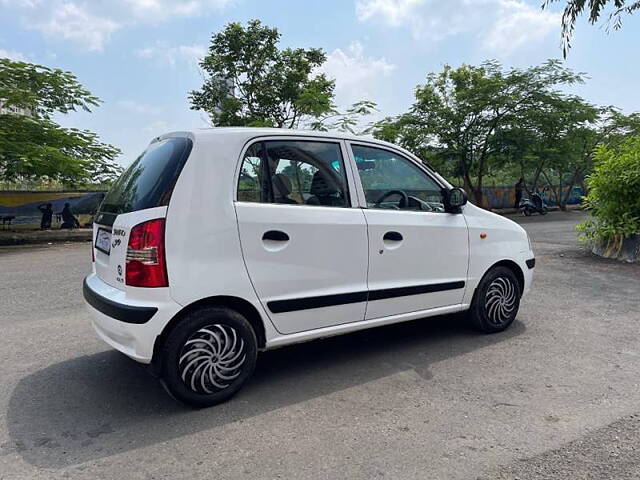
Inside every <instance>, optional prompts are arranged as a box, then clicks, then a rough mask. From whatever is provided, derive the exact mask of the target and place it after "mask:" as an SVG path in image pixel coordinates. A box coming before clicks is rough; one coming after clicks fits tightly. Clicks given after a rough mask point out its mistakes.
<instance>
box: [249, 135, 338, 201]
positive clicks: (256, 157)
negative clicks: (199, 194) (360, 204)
mask: <svg viewBox="0 0 640 480" xmlns="http://www.w3.org/2000/svg"><path fill="white" fill-rule="evenodd" d="M344 172H345V169H344V160H343V158H342V152H341V150H340V144H338V143H331V142H315V141H304V140H301V141H298V140H269V141H264V142H258V143H254V144H253V145H251V147H249V149H247V152H246V153H245V155H244V159H243V161H242V166H241V169H240V179H239V182H238V200H239V201H244V202H260V203H281V204H288V205H315V206H328V207H348V206H349V199H348V189H347V179H346V176H345V173H344Z"/></svg>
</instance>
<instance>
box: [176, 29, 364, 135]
mask: <svg viewBox="0 0 640 480" xmlns="http://www.w3.org/2000/svg"><path fill="white" fill-rule="evenodd" d="M279 41H280V33H279V32H278V30H277V29H276V28H270V27H267V26H264V25H262V23H261V22H260V21H259V20H251V21H250V22H249V23H248V24H247V26H246V28H245V27H243V26H242V25H241V24H240V23H230V24H228V25H227V26H226V27H225V29H224V30H222V31H221V32H219V33H217V34H214V35H213V36H212V38H211V43H210V46H209V52H208V54H207V55H206V56H205V57H204V58H203V59H202V61H201V62H200V67H201V68H202V70H203V71H204V72H205V75H206V77H205V81H204V84H203V85H202V88H201V89H200V90H194V91H192V92H191V93H190V95H189V100H190V102H191V108H192V109H193V110H202V111H204V112H206V113H207V114H208V115H209V117H210V119H211V122H212V124H213V125H216V126H253V127H277V128H298V127H299V126H300V125H308V126H309V127H310V128H313V129H318V130H327V129H335V128H337V129H342V130H347V131H353V129H354V128H355V127H356V126H357V124H358V118H359V117H360V116H362V115H368V114H369V113H371V111H372V110H373V109H374V108H375V104H373V103H372V102H369V101H362V102H358V103H356V104H354V105H353V106H352V107H351V108H350V109H348V110H347V111H346V112H344V113H341V112H339V111H338V110H337V109H336V107H335V105H334V104H333V98H334V88H335V81H334V80H331V79H328V78H327V77H326V76H325V75H324V74H322V73H317V70H318V68H319V67H321V66H322V64H324V62H325V61H326V55H325V53H324V52H323V51H322V49H319V48H309V49H304V48H295V49H292V48H285V49H282V50H281V49H279V48H278V43H279Z"/></svg>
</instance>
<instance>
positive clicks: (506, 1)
mask: <svg viewBox="0 0 640 480" xmlns="http://www.w3.org/2000/svg"><path fill="white" fill-rule="evenodd" d="M499 5H500V6H499V10H498V18H497V21H496V22H495V24H494V25H493V28H491V29H490V30H489V31H488V32H487V33H486V35H485V38H484V45H485V46H486V47H487V48H488V49H490V50H494V51H502V52H504V53H506V54H510V53H512V52H513V51H514V50H517V49H518V48H519V47H521V46H523V45H526V44H527V43H533V42H535V41H537V40H540V39H543V38H545V37H547V36H548V35H549V34H552V33H557V32H558V29H559V25H560V13H555V12H550V11H548V10H544V11H541V10H539V9H537V8H532V7H531V6H530V5H527V4H525V3H523V2H521V1H519V0H500V2H499Z"/></svg>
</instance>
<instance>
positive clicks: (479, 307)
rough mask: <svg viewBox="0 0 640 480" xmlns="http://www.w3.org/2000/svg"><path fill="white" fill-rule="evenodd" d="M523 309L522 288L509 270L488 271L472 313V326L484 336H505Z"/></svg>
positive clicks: (472, 303) (502, 268)
mask: <svg viewBox="0 0 640 480" xmlns="http://www.w3.org/2000/svg"><path fill="white" fill-rule="evenodd" d="M519 308H520V285H519V283H518V279H517V278H516V275H515V274H514V273H513V271H512V270H511V269H509V268H507V267H502V266H499V267H494V268H492V269H491V270H489V271H488V272H487V273H486V274H485V275H484V277H482V280H480V283H479V284H478V287H477V288H476V291H475V293H474V295H473V300H472V301H471V308H470V309H469V317H470V320H471V323H472V325H473V326H474V327H475V328H476V329H477V330H479V331H481V332H484V333H497V332H502V331H503V330H506V329H507V328H509V326H510V325H511V324H512V323H513V321H514V320H515V318H516V315H517V314H518V309H519Z"/></svg>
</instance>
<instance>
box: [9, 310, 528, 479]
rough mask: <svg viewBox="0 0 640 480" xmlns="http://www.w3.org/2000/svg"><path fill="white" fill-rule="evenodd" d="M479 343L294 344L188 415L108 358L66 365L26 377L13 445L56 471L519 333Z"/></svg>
mask: <svg viewBox="0 0 640 480" xmlns="http://www.w3.org/2000/svg"><path fill="white" fill-rule="evenodd" d="M524 331H525V327H524V325H523V324H522V323H520V322H518V321H516V322H515V323H514V325H512V327H511V328H510V329H509V330H507V331H506V332H503V333H500V334H495V335H480V334H477V333H474V332H473V331H470V330H469V329H468V328H467V326H466V324H465V322H464V321H463V319H462V318H461V316H459V315H449V316H444V317H437V318H431V319H424V320H417V321H413V322H409V323H404V324H398V325H391V326H387V327H382V328H377V329H371V330H366V331H362V332H357V333H353V334H349V335H344V336H340V337H334V338H330V339H324V340H319V341H315V342H311V343H307V344H301V345H294V346H291V347H286V348H282V349H279V350H274V351H270V352H266V353H263V354H261V355H260V357H259V359H258V367H257V369H256V372H255V375H254V376H253V378H252V379H251V380H250V382H249V383H248V384H247V385H246V386H245V388H244V389H243V390H241V391H240V393H239V394H238V395H236V396H235V397H234V398H233V399H232V400H230V401H229V402H227V403H225V404H222V405H219V406H217V407H213V408H210V409H204V410H193V409H189V408H187V407H184V406H182V405H181V404H179V403H177V402H176V401H174V400H172V399H171V398H170V397H169V396H168V395H167V394H166V393H165V392H164V391H163V390H162V387H161V386H160V385H159V382H157V381H156V380H155V379H154V378H152V377H151V376H150V375H149V374H148V373H147V371H146V370H145V369H144V368H143V367H142V366H140V365H138V364H136V363H135V362H132V361H130V360H129V359H127V358H126V357H124V356H122V355H121V354H119V353H118V352H115V351H105V352H101V353H97V354H94V355H89V356H82V357H78V358H73V359H70V360H67V361H64V362H61V363H58V364H55V365H51V366H50V367H47V368H44V369H42V370H40V371H38V372H36V373H33V374H31V375H29V376H27V377H25V378H23V379H22V380H20V382H19V383H18V384H17V386H16V388H15V389H14V391H13V393H12V396H11V398H10V401H9V408H8V414H7V423H8V429H9V435H10V440H9V442H7V443H5V444H4V445H2V446H1V448H2V450H3V452H2V453H8V452H17V453H18V454H19V455H21V456H22V457H23V458H24V460H25V461H27V462H28V463H30V464H32V465H35V466H37V467H42V468H63V467H67V466H71V465H76V464H79V463H83V462H86V461H89V460H94V459H98V458H104V457H107V456H111V455H114V454H117V453H121V452H126V451H129V450H133V449H137V448H142V447H147V446H150V445H154V444H156V443H160V442H166V441H169V440H171V439H174V438H177V437H181V436H184V435H189V434H193V433H197V432H200V431H204V430H208V429H211V428H214V427H217V426H220V425H224V424H227V423H230V422H236V421H239V420H243V419H247V418H251V417H254V416H257V415H261V414H263V413H266V412H270V411H272V410H275V409H279V408H282V407H286V406H289V405H293V404H298V403H301V402H304V401H306V400H310V399H314V398H318V397H322V396H325V395H328V394H331V393H333V392H338V391H341V390H345V389H348V388H351V387H355V386H357V385H361V384H363V383H366V382H371V381H373V380H376V379H380V378H383V377H386V376H389V375H393V374H395V373H398V372H402V371H407V370H414V371H415V372H416V373H417V374H419V375H420V376H421V377H422V378H423V379H424V381H425V382H430V381H446V379H433V378H432V375H431V374H430V372H429V367H430V366H431V365H433V364H435V363H437V362H439V361H442V360H445V359H448V358H452V357H456V356H458V355H464V354H465V353H468V352H471V351H473V350H476V349H481V348H484V347H487V346H489V345H491V344H495V343H498V342H503V341H506V340H509V339H511V338H513V337H515V336H517V335H520V334H522V333H523V332H524Z"/></svg>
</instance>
